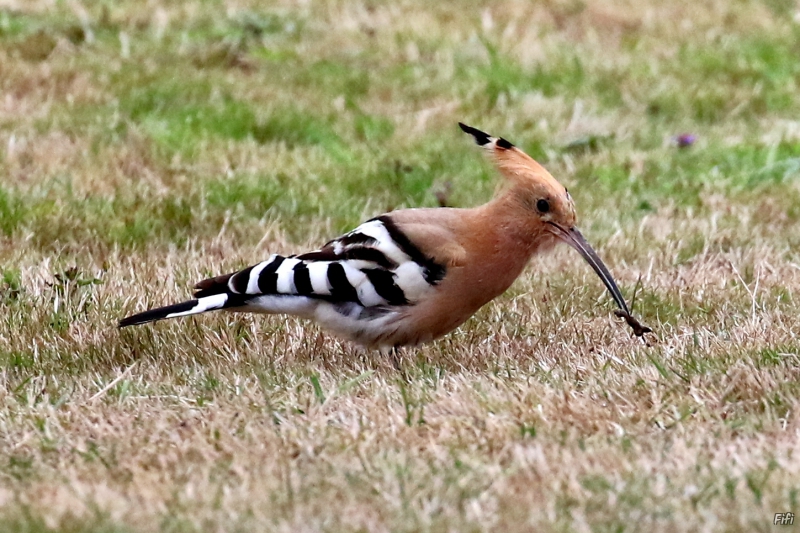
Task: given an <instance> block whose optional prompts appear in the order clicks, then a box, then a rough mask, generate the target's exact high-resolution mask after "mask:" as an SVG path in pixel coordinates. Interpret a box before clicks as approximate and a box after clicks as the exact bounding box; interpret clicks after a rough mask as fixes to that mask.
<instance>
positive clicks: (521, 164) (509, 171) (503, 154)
mask: <svg viewBox="0 0 800 533" xmlns="http://www.w3.org/2000/svg"><path fill="white" fill-rule="evenodd" d="M458 125H459V126H461V129H462V130H464V132H466V133H469V134H470V135H472V136H473V137H474V138H475V142H476V143H477V144H478V145H479V146H482V147H484V148H485V149H486V150H488V151H489V153H490V155H491V157H492V159H493V160H494V163H495V165H497V168H498V170H500V173H501V174H502V175H503V176H504V177H505V179H506V181H507V182H508V186H509V187H510V188H511V195H510V197H511V198H512V200H513V201H514V202H517V203H518V204H519V207H521V208H522V210H523V212H524V213H525V216H526V219H527V220H529V221H530V225H531V226H532V229H534V228H535V229H534V231H536V233H537V234H544V235H548V236H551V237H553V238H554V239H555V240H558V241H563V242H566V243H567V244H569V245H570V246H572V247H573V248H575V250H577V251H578V253H580V254H581V256H582V257H583V258H584V259H585V260H586V262H587V263H589V265H590V266H591V267H592V269H593V270H594V271H595V272H596V273H597V275H598V276H599V277H600V279H601V280H603V284H604V285H605V286H606V288H607V289H608V291H609V292H610V293H611V296H612V298H614V301H615V302H616V303H617V305H618V306H619V308H620V309H622V310H623V311H624V312H625V313H626V314H630V312H629V310H628V306H627V304H626V303H625V299H624V298H623V297H622V294H621V293H620V290H619V288H618V287H617V284H616V282H615V281H614V278H613V277H611V273H610V272H609V271H608V269H607V268H606V266H605V265H604V264H603V261H601V260H600V257H598V255H597V253H596V252H595V251H594V250H593V249H592V247H591V246H590V245H589V243H588V242H586V239H585V238H584V237H583V235H582V234H581V232H580V231H578V229H577V228H576V226H575V221H576V214H575V204H574V203H573V201H572V197H571V196H570V195H569V192H567V189H566V188H565V187H564V186H563V185H561V184H560V183H559V182H558V181H556V179H555V178H554V177H553V176H551V175H550V173H549V172H548V171H547V170H546V169H545V168H544V167H543V166H542V165H540V164H539V163H537V162H536V161H535V160H534V159H533V158H532V157H530V156H529V155H528V154H526V153H525V152H523V151H522V150H520V149H519V148H517V147H516V146H514V145H513V144H511V143H510V142H508V141H507V140H505V139H503V138H502V137H492V136H490V135H488V134H487V133H484V132H482V131H480V130H478V129H475V128H473V127H471V126H467V125H466V124H462V123H460V122H459V123H458Z"/></svg>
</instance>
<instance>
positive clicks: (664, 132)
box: [0, 0, 800, 532]
mask: <svg viewBox="0 0 800 533" xmlns="http://www.w3.org/2000/svg"><path fill="white" fill-rule="evenodd" d="M796 7H797V6H796V5H795V4H794V3H792V2H784V1H771V2H736V3H729V2H721V1H719V2H699V3H698V2H688V1H685V0H674V1H671V2H652V1H650V2H627V3H625V4H624V5H622V4H619V3H612V2H607V1H604V0H593V1H590V2H578V3H575V2H571V1H564V2H562V1H559V0H555V1H551V2H545V3H531V4H526V3H520V2H514V1H511V0H509V1H502V2H498V3H494V4H492V5H491V6H490V7H487V6H486V5H485V4H483V3H478V2H472V1H467V2H457V3H456V2H440V3H437V4H435V5H434V4H430V3H426V2H421V1H418V0H407V1H402V2H399V3H398V2H394V3H380V2H378V3H376V2H369V1H356V2H343V1H339V0H327V1H317V0H313V1H311V2H310V3H305V4H295V3H292V2H274V3H268V4H265V3H263V2H254V1H250V0H243V1H239V2H223V1H221V0H211V1H204V2H200V1H197V0H195V1H190V2H178V3H176V2H167V1H161V0H157V1H150V2H142V1H138V0H132V1H129V2H109V1H101V2H87V3H83V4H81V3H64V2H60V3H51V2H38V1H29V2H18V1H13V0H11V1H7V2H2V3H0V95H2V98H0V179H1V181H0V254H1V255H2V276H1V277H0V305H2V307H3V313H2V318H0V381H1V382H2V387H0V396H1V397H2V399H1V401H0V431H2V438H0V503H1V504H0V529H3V530H8V531H20V532H43V531H93V532H101V531H102V532H106V531H108V532H111V531H113V532H117V531H119V532H135V531H153V530H161V531H208V530H221V531H252V530H259V531H432V532H436V531H498V530H505V531H510V532H512V531H530V530H535V531H570V532H571V531H575V532H579V531H609V532H610V531H614V532H622V531H641V530H649V531H767V530H769V529H771V528H772V527H773V526H772V525H771V524H772V520H773V516H774V514H775V513H779V512H800V506H798V498H799V497H800V484H798V481H797V480H798V479H800V461H799V460H798V454H797V453H796V450H795V448H796V440H797V433H798V431H800V417H799V416H798V409H797V408H798V397H799V396H800V386H798V383H799V382H800V374H798V368H800V364H799V363H800V361H799V360H798V357H800V356H799V355H798V354H799V353H800V344H798V341H797V333H798V331H797V319H796V317H797V316H798V312H800V304H799V303H798V300H797V298H796V297H795V294H796V293H797V291H798V290H800V271H798V268H797V265H798V262H800V261H799V259H798V253H797V252H796V250H798V246H800V242H799V241H798V238H797V237H796V231H795V228H796V225H797V223H798V221H799V219H800V210H798V208H797V205H800V203H799V202H800V189H798V181H797V180H798V177H799V176H800V127H799V126H798V122H797V121H796V120H795V119H794V117H796V116H798V112H800V99H798V98H797V97H796V94H797V85H798V79H800V78H799V76H800V66H798V65H799V64H798V63H797V61H796V57H797V54H798V52H800V50H799V49H798V44H797V43H798V42H800V41H799V40H798V36H800V25H798V24H797V22H796V19H797V13H795V11H796ZM457 121H463V122H466V123H469V124H475V125H476V126H478V127H481V128H482V129H485V130H487V131H490V132H493V133H496V134H499V135H503V136H505V137H506V138H508V139H510V140H512V141H513V142H515V143H517V144H518V145H520V146H522V147H523V148H524V149H526V150H527V151H528V152H529V153H531V154H532V155H534V156H535V157H536V158H538V159H539V160H540V161H542V162H543V163H544V164H546V165H547V167H548V168H549V169H550V170H551V172H552V173H553V174H554V175H555V176H556V177H558V178H559V179H560V180H561V181H562V182H563V183H565V184H566V185H567V186H568V187H569V188H570V192H571V194H572V195H573V196H574V197H575V199H576V203H577V205H578V212H579V215H580V222H579V223H580V226H581V228H582V229H583V231H584V233H585V234H586V235H587V237H588V238H589V240H590V241H591V242H592V243H593V244H594V245H595V246H596V248H597V249H598V251H599V253H600V255H601V256H602V257H604V258H605V260H606V262H607V263H608V265H609V267H610V269H611V270H612V272H613V273H614V275H615V277H616V278H617V280H618V282H619V283H620V285H621V287H622V290H623V292H624V293H625V294H626V295H627V296H628V298H630V297H631V296H632V295H633V292H634V289H635V287H636V286H637V285H640V289H639V290H638V292H637V298H636V304H635V312H636V313H637V314H638V315H640V316H641V317H642V318H643V322H644V323H646V324H648V325H650V326H652V327H653V328H654V330H655V331H656V334H655V336H654V337H653V338H652V343H651V344H650V345H644V344H642V343H641V342H639V341H638V340H637V339H631V338H629V337H628V334H627V333H626V331H625V328H624V327H623V326H622V325H621V324H619V323H618V321H617V320H616V319H615V318H614V317H613V315H611V313H610V311H611V309H612V304H611V303H610V302H609V300H608V297H607V296H606V295H605V294H604V291H603V288H602V286H601V284H600V283H599V282H598V280H597V279H596V278H595V276H594V275H593V274H592V273H591V271H589V269H588V268H587V267H586V266H585V265H583V264H582V263H580V262H579V261H578V260H576V255H575V254H574V252H572V251H570V250H566V249H559V250H557V251H556V252H554V253H553V254H551V255H549V256H547V257H544V258H538V259H536V260H535V261H534V262H533V263H532V264H531V266H530V268H529V269H528V270H527V271H526V273H525V274H524V275H523V276H522V278H521V279H520V280H518V281H517V283H516V284H515V285H514V286H513V287H512V289H511V290H510V291H509V292H508V293H507V294H506V295H504V296H503V297H501V298H499V299H498V300H497V301H495V302H493V303H491V304H489V305H488V306H486V307H485V308H484V309H482V310H481V311H480V312H479V313H478V314H477V315H476V317H474V318H473V319H472V320H470V321H469V322H468V323H467V324H465V325H464V326H462V327H461V328H459V329H458V330H457V331H455V332H453V333H451V334H450V335H448V336H447V337H445V338H444V339H441V340H439V341H437V342H435V343H433V344H431V345H428V346H424V347H422V348H420V349H419V350H409V351H407V352H406V353H405V354H403V357H402V365H403V372H402V373H401V372H397V371H396V370H395V369H394V367H393V366H392V364H391V362H390V361H388V360H387V359H385V358H383V357H380V356H378V355H377V354H373V353H366V352H364V351H362V350H360V349H358V348H355V347H353V346H351V345H349V344H346V343H343V342H340V341H338V340H337V339H335V338H333V337H331V336H329V335H327V334H325V333H324V332H321V331H320V330H319V329H318V328H316V327H315V326H313V325H310V324H308V323H304V322H302V321H299V320H295V319H292V318H286V317H278V316H276V317H256V318H254V317H246V316H233V315H213V316H204V317H201V318H196V319H190V320H184V321H175V322H169V323H161V324H157V325H155V326H148V327H142V328H136V329H129V330H124V331H118V330H117V329H116V328H115V327H114V325H115V323H116V320H117V319H119V318H120V317H122V316H124V315H126V314H128V313H131V312H133V311H135V310H141V309H144V308H145V307H146V306H152V305H156V304H161V303H165V302H169V301H173V300H180V299H182V298H183V297H185V296H186V295H187V294H188V287H190V286H191V284H192V283H194V282H195V281H197V280H198V279H201V278H203V277H206V276H209V275H213V274H218V273H220V272H224V271H229V270H232V269H235V268H238V267H241V266H244V265H246V264H249V263H253V262H255V261H258V260H260V259H262V258H263V257H265V256H266V255H268V254H270V253H296V252H299V251H302V250H305V249H308V248H310V247H315V246H318V245H319V244H320V243H321V242H324V240H326V239H329V238H331V237H333V236H335V235H337V234H339V233H340V232H342V231H345V230H348V229H350V228H352V227H353V226H354V225H356V224H357V223H358V222H360V221H362V220H364V219H365V218H367V217H370V216H374V215H376V214H379V213H381V212H384V211H386V210H389V209H396V208H403V207H409V206H435V205H437V198H436V193H437V192H438V191H442V190H445V189H446V188H447V187H448V185H447V184H449V187H450V191H451V192H450V194H449V198H448V200H449V202H450V203H451V204H452V205H455V206H469V205H475V204H478V203H481V202H483V201H485V200H486V199H488V198H489V197H490V196H491V194H492V191H493V189H494V187H495V183H496V182H495V178H494V174H493V171H492V169H491V167H490V165H489V164H488V163H487V162H486V161H484V160H483V159H482V158H481V156H480V154H479V153H477V150H476V149H475V147H474V146H473V145H472V143H471V142H470V140H469V139H468V138H465V137H464V135H463V134H461V133H460V132H459V131H458V128H457V127H456V122H457ZM683 133H691V134H694V135H696V137H697V141H696V142H695V143H694V145H693V146H690V147H687V148H678V147H677V146H676V144H675V142H674V140H673V139H674V138H675V137H676V136H677V135H680V134H683Z"/></svg>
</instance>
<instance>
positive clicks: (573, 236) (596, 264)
mask: <svg viewBox="0 0 800 533" xmlns="http://www.w3.org/2000/svg"><path fill="white" fill-rule="evenodd" d="M550 225H551V226H553V228H555V229H556V232H555V233H556V235H558V236H559V237H560V238H561V239H562V240H563V241H564V242H566V243H567V244H569V245H570V246H572V247H573V248H575V249H576V250H577V251H578V253H579V254H581V256H582V257H583V258H584V259H585V260H586V262H587V263H589V266H591V267H592V270H594V271H595V272H596V273H597V275H598V276H600V279H601V280H603V284H604V285H605V286H606V288H607V289H608V292H610V293H611V297H612V298H614V301H615V302H617V305H618V306H619V308H620V309H622V310H623V311H624V312H625V314H626V315H628V316H630V311H629V310H628V304H626V303H625V299H624V298H623V297H622V293H621V292H619V287H617V284H616V282H615V281H614V278H613V277H611V273H610V272H609V271H608V269H607V268H606V265H604V264H603V261H601V260H600V258H599V257H598V256H597V252H595V251H594V250H593V249H592V247H591V246H589V243H588V242H586V239H584V238H583V235H581V232H580V231H578V230H577V229H575V228H570V229H566V228H563V227H561V226H559V225H558V224H555V223H553V222H550Z"/></svg>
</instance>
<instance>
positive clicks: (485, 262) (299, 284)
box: [119, 123, 641, 349]
mask: <svg viewBox="0 0 800 533" xmlns="http://www.w3.org/2000/svg"><path fill="white" fill-rule="evenodd" d="M459 125H460V126H461V129H462V130H463V131H464V132H466V133H468V134H470V135H472V137H474V139H475V142H476V143H477V144H478V145H480V146H482V147H484V148H485V149H486V150H487V151H488V153H489V154H490V156H491V158H492V159H493V160H494V163H495V165H496V166H497V168H498V169H499V171H500V173H501V174H502V176H503V177H504V179H505V183H504V186H503V187H500V188H499V189H498V192H497V193H496V194H495V196H494V198H493V199H492V200H491V201H489V202H488V203H487V204H484V205H481V206H479V207H473V208H468V209H460V208H429V209H422V208H420V209H401V210H397V211H392V212H390V213H387V214H384V215H381V216H378V217H376V218H373V219H371V220H368V221H367V222H364V223H363V224H361V225H360V226H358V227H357V228H355V229H354V230H353V231H351V232H349V233H346V234H345V235H343V236H341V237H339V238H337V239H334V240H332V241H330V242H328V243H327V244H325V245H324V246H323V247H322V248H320V249H319V250H315V251H312V252H308V253H304V254H300V255H290V256H288V257H285V256H282V255H277V254H275V255H272V256H270V257H269V259H267V260H266V261H263V262H261V263H258V264H257V265H253V266H250V267H247V268H245V269H244V270H239V271H238V272H233V273H230V274H225V275H222V276H217V277H214V278H210V279H206V280H203V281H201V282H200V283H198V284H197V285H195V293H194V298H193V299H191V300H188V301H185V302H182V303H178V304H174V305H170V306H167V307H160V308H158V309H152V310H150V311H145V312H143V313H139V314H136V315H133V316H130V317H128V318H125V319H123V320H122V321H120V322H119V327H125V326H132V325H135V324H144V323H147V322H152V321H155V320H161V319H165V318H176V317H182V316H189V315H196V314H199V313H205V312H207V311H215V310H219V309H224V310H227V311H238V312H253V313H285V314H289V315H295V316H299V317H304V318H308V319H313V320H315V321H316V322H318V323H319V324H320V325H321V326H322V327H323V328H325V329H327V330H330V331H332V332H334V333H336V334H338V335H340V336H342V337H345V338H348V339H350V340H352V341H354V342H356V343H358V344H361V345H363V346H366V347H369V348H379V349H393V348H397V347H400V346H405V345H417V344H421V343H425V342H428V341H432V340H434V339H436V338H439V337H441V336H443V335H445V334H446V333H448V332H450V331H452V330H453V329H455V328H457V327H458V326H459V325H461V324H462V323H464V321H466V320H467V319H468V318H469V317H471V316H472V315H473V314H474V313H475V312H476V311H478V309H480V308H481V307H483V306H484V305H485V304H487V303H488V302H490V301H491V300H493V299H494V298H495V297H497V296H499V295H500V294H502V293H503V292H505V291H506V289H508V288H509V287H510V286H511V284H512V283H513V282H514V280H516V279H517V277H519V275H520V274H521V273H522V271H523V269H524V268H525V266H526V265H527V263H528V261H529V260H530V259H531V257H533V256H534V255H537V254H540V253H543V252H545V251H547V250H549V249H550V248H552V247H553V246H554V245H555V244H556V243H558V242H566V243H567V244H569V245H571V246H572V247H573V248H575V250H577V251H578V253H580V255H581V256H583V258H584V259H585V260H586V261H587V262H588V263H589V265H590V266H591V267H592V269H594V271H595V272H596V273H597V275H598V276H599V277H600V279H601V280H602V281H603V283H604V284H605V286H606V288H607V289H608V291H609V292H610V293H611V296H612V298H613V299H614V301H615V302H616V303H617V305H618V306H619V308H620V310H621V311H620V312H619V316H622V317H624V318H626V320H627V319H628V318H630V319H631V320H633V321H634V322H635V319H633V318H632V317H631V315H630V312H629V311H628V306H627V305H626V303H625V300H624V299H623V297H622V294H621V293H620V290H619V288H617V284H616V283H615V282H614V279H613V278H612V277H611V274H610V273H609V271H608V269H607V268H606V266H605V265H604V264H603V262H602V261H601V260H600V258H599V257H598V256H597V254H596V253H595V251H594V250H593V249H592V247H591V246H589V244H588V243H587V242H586V240H585V239H584V237H583V235H581V233H580V232H579V231H578V229H577V228H576V227H575V219H576V215H575V206H574V204H573V201H572V198H571V197H570V195H569V193H568V192H567V189H566V188H564V186H562V185H561V184H560V183H559V182H558V181H556V180H555V178H553V177H552V176H551V175H550V173H549V172H547V170H545V169H544V167H542V166H541V165H539V163H537V162H536V161H534V160H533V159H532V158H531V157H530V156H528V155H527V154H525V153H524V152H523V151H522V150H520V149H519V148H517V147H515V146H514V145H513V144H511V143H510V142H508V141H507V140H505V139H503V138H502V137H501V138H496V137H491V136H489V135H488V134H486V133H484V132H482V131H480V130H477V129H475V128H472V127H470V126H467V125H465V124H461V123H459ZM629 324H630V321H629ZM640 336H641V335H640Z"/></svg>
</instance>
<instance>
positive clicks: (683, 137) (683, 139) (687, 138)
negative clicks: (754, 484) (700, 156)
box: [674, 133, 697, 148]
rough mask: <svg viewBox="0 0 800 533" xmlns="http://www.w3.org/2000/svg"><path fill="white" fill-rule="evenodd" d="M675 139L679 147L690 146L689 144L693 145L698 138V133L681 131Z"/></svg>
mask: <svg viewBox="0 0 800 533" xmlns="http://www.w3.org/2000/svg"><path fill="white" fill-rule="evenodd" d="M674 139H675V144H677V145H678V148H688V147H689V146H691V145H693V144H694V142H695V141H696V140H697V135H694V134H692V133H681V134H680V135H678V136H677V137H675V138H674Z"/></svg>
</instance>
